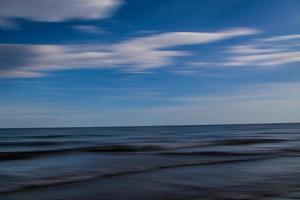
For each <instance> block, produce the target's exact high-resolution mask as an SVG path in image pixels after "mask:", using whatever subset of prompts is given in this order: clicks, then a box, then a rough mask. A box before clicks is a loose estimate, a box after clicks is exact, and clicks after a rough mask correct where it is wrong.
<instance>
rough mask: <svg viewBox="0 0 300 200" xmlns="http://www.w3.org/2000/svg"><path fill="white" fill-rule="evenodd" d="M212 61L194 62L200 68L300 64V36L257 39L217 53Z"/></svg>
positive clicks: (193, 64)
mask: <svg viewBox="0 0 300 200" xmlns="http://www.w3.org/2000/svg"><path fill="white" fill-rule="evenodd" d="M216 54H217V55H215V57H216V58H217V59H215V60H214V61H213V62H212V61H205V60H204V61H201V62H192V63H190V65H191V66H199V67H201V66H202V67H203V66H204V67H214V66H215V67H224V66H225V67H226V66H227V67H242V66H251V67H252V66H258V67H273V66H274V67H276V66H283V65H286V64H292V63H298V62H300V35H297V34H295V35H282V36H272V37H267V38H260V39H255V40H252V41H250V42H247V43H243V44H239V45H235V46H230V47H228V48H226V50H225V51H217V53H216Z"/></svg>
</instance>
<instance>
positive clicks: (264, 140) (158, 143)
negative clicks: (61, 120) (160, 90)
mask: <svg viewBox="0 0 300 200" xmlns="http://www.w3.org/2000/svg"><path fill="white" fill-rule="evenodd" d="M299 156H300V124H269V125H224V126H173V127H120V128H65V129H63V128H57V129H0V199H1V200H19V199H20V200H40V199H43V200H96V199H97V200H98V199H99V200H119V199H120V200H121V199H122V200H127V199H128V200H137V199H141V200H148V199H149V200H165V199H175V200H181V199H189V200H193V199H195V200H197V199H300V157H299Z"/></svg>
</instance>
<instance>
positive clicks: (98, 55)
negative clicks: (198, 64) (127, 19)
mask: <svg viewBox="0 0 300 200" xmlns="http://www.w3.org/2000/svg"><path fill="white" fill-rule="evenodd" d="M255 33H257V30H253V29H233V30H227V31H222V32H211V33H203V32H171V33H162V34H155V35H151V36H148V37H140V38H133V39H130V40H126V41H123V42H120V43H117V44H110V45H95V44H93V45H21V44H20V45H7V44H2V45H0V58H1V66H0V76H2V77H13V76H15V77H29V76H30V74H32V76H33V77H37V76H42V75H43V74H44V73H47V72H49V71H54V70H69V69H80V68H120V69H123V70H127V71H135V72H137V71H145V70H147V69H152V68H157V67H163V66H166V65H169V64H171V63H172V62H173V59H174V58H175V57H178V56H185V55H188V54H189V52H186V51H176V50H169V49H168V50H166V48H171V47H175V46H182V45H196V44H205V43H210V42H216V41H219V40H225V39H229V38H232V37H237V36H244V35H251V34H255Z"/></svg>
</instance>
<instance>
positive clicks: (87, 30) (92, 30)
mask: <svg viewBox="0 0 300 200" xmlns="http://www.w3.org/2000/svg"><path fill="white" fill-rule="evenodd" d="M73 28H74V29H75V30H77V31H80V32H84V33H93V34H97V33H105V32H106V31H105V30H103V29H101V28H99V27H98V26H92V25H77V26H73Z"/></svg>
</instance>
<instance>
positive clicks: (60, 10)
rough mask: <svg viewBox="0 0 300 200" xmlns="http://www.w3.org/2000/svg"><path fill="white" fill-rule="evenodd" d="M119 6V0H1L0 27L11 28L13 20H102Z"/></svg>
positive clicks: (120, 2)
mask: <svg viewBox="0 0 300 200" xmlns="http://www.w3.org/2000/svg"><path fill="white" fill-rule="evenodd" d="M121 4H122V1H121V0H101V1H99V0H26V1H19V0H2V1H1V6H0V22H1V21H2V23H0V26H1V25H2V26H4V27H5V26H7V25H9V26H11V25H12V24H13V21H14V19H25V20H31V21H39V22H62V21H67V20H73V19H81V20H91V19H103V18H107V17H110V16H111V15H112V14H113V12H114V11H115V10H116V8H118V7H119V6H120V5H121ZM4 22H5V23H4Z"/></svg>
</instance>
